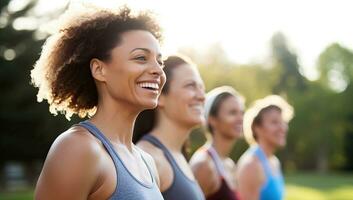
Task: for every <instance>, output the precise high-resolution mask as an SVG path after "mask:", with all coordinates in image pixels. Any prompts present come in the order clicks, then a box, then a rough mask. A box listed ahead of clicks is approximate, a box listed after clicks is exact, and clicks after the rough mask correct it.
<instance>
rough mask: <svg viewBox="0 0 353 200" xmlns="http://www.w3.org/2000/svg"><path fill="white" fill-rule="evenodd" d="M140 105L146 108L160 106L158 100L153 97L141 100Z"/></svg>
mask: <svg viewBox="0 0 353 200" xmlns="http://www.w3.org/2000/svg"><path fill="white" fill-rule="evenodd" d="M140 105H141V107H142V108H143V109H144V110H145V109H154V108H156V107H157V106H158V100H155V99H153V100H152V99H151V100H144V101H140Z"/></svg>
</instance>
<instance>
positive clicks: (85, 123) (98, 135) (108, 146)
mask: <svg viewBox="0 0 353 200" xmlns="http://www.w3.org/2000/svg"><path fill="white" fill-rule="evenodd" d="M76 126H82V127H84V128H85V129H87V130H88V131H89V132H90V133H91V134H92V135H93V136H95V137H96V138H97V139H99V141H101V142H102V144H103V146H104V148H105V149H106V150H107V151H108V153H109V155H110V157H111V158H112V159H113V162H114V164H115V165H116V166H115V167H117V165H118V164H120V163H119V162H120V160H119V156H118V155H117V153H116V152H115V150H114V148H113V146H112V144H111V143H110V142H109V140H108V139H107V138H106V137H105V136H104V135H103V133H102V132H101V131H100V130H99V129H98V128H97V127H96V126H94V125H93V124H92V123H91V122H89V121H88V120H86V121H82V122H80V123H79V124H76ZM116 158H118V159H116Z"/></svg>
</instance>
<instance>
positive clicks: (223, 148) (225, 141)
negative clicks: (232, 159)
mask: <svg viewBox="0 0 353 200" xmlns="http://www.w3.org/2000/svg"><path fill="white" fill-rule="evenodd" d="M235 142H236V139H231V138H228V137H225V136H224V135H222V134H221V133H218V132H217V131H214V133H213V137H212V146H213V147H214V148H215V150H216V151H217V153H218V155H219V156H220V157H221V158H227V157H228V156H229V154H230V152H231V151H232V149H233V146H234V143H235Z"/></svg>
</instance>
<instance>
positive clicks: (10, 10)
mask: <svg viewBox="0 0 353 200" xmlns="http://www.w3.org/2000/svg"><path fill="white" fill-rule="evenodd" d="M13 2H14V1H1V4H0V6H1V8H0V9H1V13H0V26H1V31H0V41H1V42H0V89H1V98H0V108H1V109H0V126H1V127H2V133H1V134H0V160H1V162H2V163H0V164H3V162H5V161H9V160H23V161H32V160H36V159H39V160H43V159H44V158H45V156H46V153H47V151H48V149H49V147H50V144H51V143H52V141H53V139H54V138H55V137H56V135H58V134H59V133H60V132H61V131H63V130H64V129H65V127H67V126H68V122H66V120H65V119H64V117H56V118H55V119H54V117H52V115H51V114H49V112H48V106H47V105H46V104H45V103H41V104H39V103H37V101H36V93H37V89H35V88H34V87H33V86H32V85H30V82H31V80H30V76H29V75H30V70H31V69H32V66H33V64H34V62H35V61H36V59H38V57H39V54H40V51H41V46H42V44H43V42H44V39H45V38H46V35H45V34H44V33H43V32H40V31H39V26H40V25H41V24H43V23H45V22H48V21H49V20H50V19H52V18H48V17H47V16H36V15H35V14H34V9H35V6H36V3H37V1H36V0H28V1H21V2H19V1H17V3H21V4H13V5H12V3H13ZM61 12H62V9H61V10H60V9H58V11H57V12H53V13H51V14H52V15H53V16H57V15H58V14H60V13H61ZM29 24H31V26H29ZM32 25H33V26H32Z"/></svg>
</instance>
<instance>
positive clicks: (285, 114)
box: [243, 95, 294, 145]
mask: <svg viewBox="0 0 353 200" xmlns="http://www.w3.org/2000/svg"><path fill="white" fill-rule="evenodd" d="M270 106H276V107H278V108H279V109H280V110H281V114H282V118H283V120H284V121H285V122H287V123H288V122H289V121H290V120H291V119H292V118H293V116H294V109H293V107H292V106H291V105H289V104H288V103H287V101H286V100H284V99H283V98H282V97H280V96H278V95H270V96H266V97H265V98H263V99H259V100H256V101H255V102H254V103H253V104H252V106H251V107H250V108H249V109H248V110H247V111H246V112H245V114H244V122H243V130H244V137H245V140H246V141H247V143H248V144H250V145H252V144H256V143H257V142H256V139H255V136H254V132H253V128H252V127H253V122H254V119H255V118H256V117H258V115H259V114H260V112H261V111H262V110H264V109H265V108H268V107H270Z"/></svg>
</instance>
